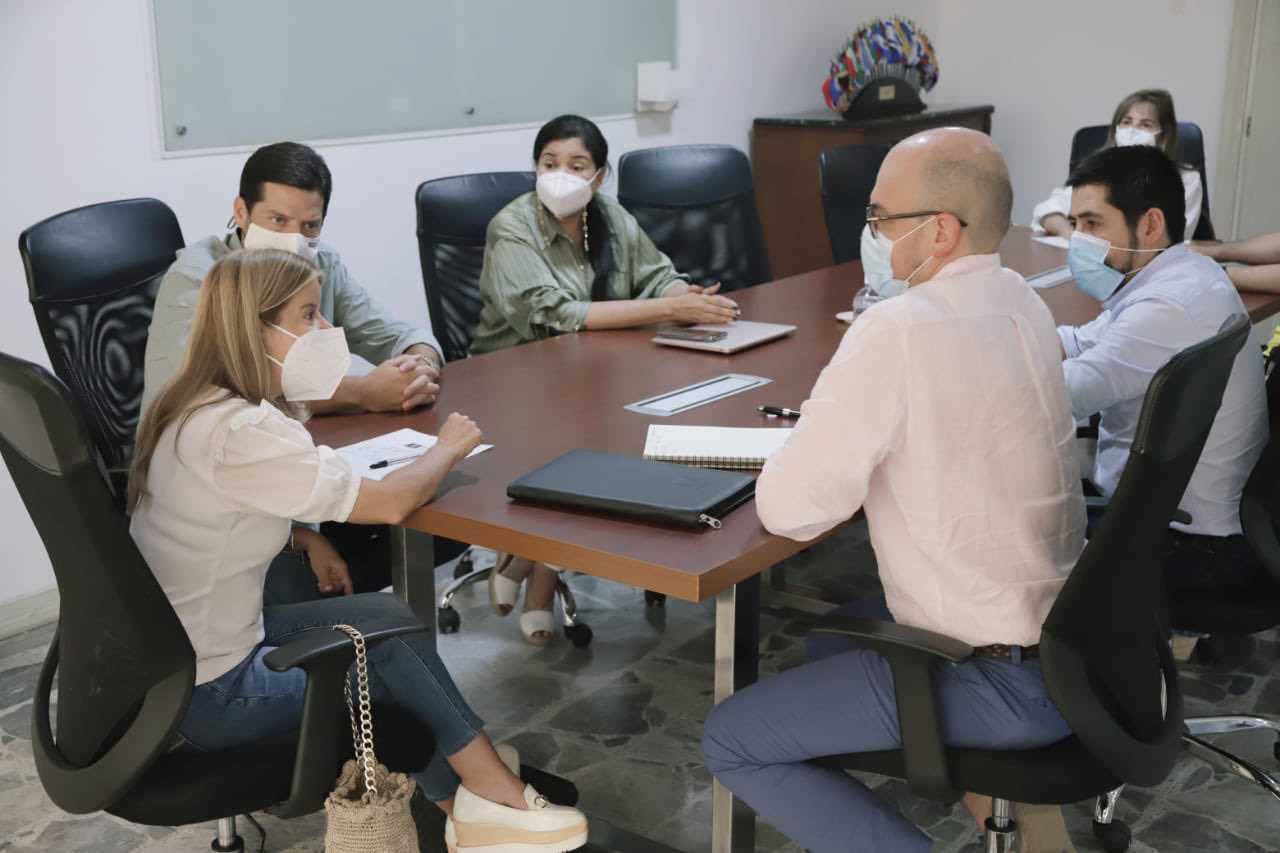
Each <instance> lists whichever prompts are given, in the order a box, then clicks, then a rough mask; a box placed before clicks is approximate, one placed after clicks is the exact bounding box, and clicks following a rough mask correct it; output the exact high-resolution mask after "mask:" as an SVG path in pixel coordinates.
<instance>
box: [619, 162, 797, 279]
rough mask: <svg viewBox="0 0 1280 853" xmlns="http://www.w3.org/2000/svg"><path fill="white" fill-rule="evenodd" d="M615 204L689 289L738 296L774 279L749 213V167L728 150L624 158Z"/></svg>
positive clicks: (752, 201) (752, 203)
mask: <svg viewBox="0 0 1280 853" xmlns="http://www.w3.org/2000/svg"><path fill="white" fill-rule="evenodd" d="M618 201H620V202H621V203H622V206H623V207H625V208H626V209H627V210H628V211H630V212H631V215H632V216H634V217H635V218H636V221H637V222H639V223H640V227H641V228H643V229H644V232H645V233H646V234H648V235H649V239H651V240H652V241H653V243H654V245H656V246H657V247H658V249H659V250H661V251H662V252H663V253H664V254H666V256H667V257H669V258H670V259H671V262H672V263H673V264H675V267H676V269H677V270H678V271H679V272H682V273H684V274H686V275H688V276H689V277H690V279H691V280H692V281H693V283H694V284H714V283H715V282H717V281H718V282H720V285H721V289H722V290H726V291H728V290H738V289H741V288H743V287H751V286H752V285H756V284H762V283H764V282H767V281H771V280H772V279H773V274H772V272H771V271H770V269H769V255H768V252H767V250H766V249H765V245H764V232H763V231H762V230H761V228H760V217H759V215H758V213H757V211H756V195H755V189H754V187H753V185H752V182H751V163H750V162H749V161H748V160H747V155H745V154H743V153H742V152H741V151H739V150H738V149H736V148H733V147H732V146H729V145H673V146H669V147H666V148H646V149H643V150H640V151H629V152H627V153H626V154H623V155H622V159H621V160H620V161H619V162H618Z"/></svg>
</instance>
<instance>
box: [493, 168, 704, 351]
mask: <svg viewBox="0 0 1280 853" xmlns="http://www.w3.org/2000/svg"><path fill="white" fill-rule="evenodd" d="M596 199H597V201H598V203H599V204H600V209H601V211H602V212H603V213H604V216H605V219H606V220H607V221H608V223H609V230H610V231H611V232H612V240H613V274H612V275H611V276H610V278H609V294H610V296H611V298H613V299H651V298H657V297H660V296H662V295H664V294H665V293H666V292H667V288H669V287H670V286H671V285H672V284H674V283H675V282H677V281H686V280H687V279H686V277H685V276H682V275H681V274H680V273H678V272H676V270H675V267H673V266H672V265H671V259H670V258H668V257H667V256H666V255H664V254H662V252H660V251H658V248H657V247H656V246H654V245H653V241H652V240H650V239H649V237H648V235H646V234H645V233H644V231H643V230H642V229H641V228H640V225H639V223H637V222H636V219H635V217H634V216H632V215H631V214H630V213H628V212H627V211H626V210H625V209H624V208H623V207H622V205H620V204H618V202H617V201H616V200H614V199H612V198H609V197H608V196H603V195H598V196H596ZM541 207H542V205H541V204H540V203H539V202H538V198H537V195H536V194H535V193H526V194H525V195H522V196H520V197H519V198H517V199H516V200H515V201H513V202H511V204H509V205H507V206H506V207H504V208H503V209H502V210H500V211H498V215H497V216H495V217H493V220H492V221H491V222H490V223H489V230H488V233H487V235H486V238H485V246H484V269H483V271H482V272H481V273H480V294H481V296H482V297H483V300H484V304H483V306H482V308H481V309H480V328H479V329H478V330H477V332H476V337H475V340H474V341H473V342H472V344H471V351H472V352H473V353H476V354H479V353H486V352H493V351H494V350H500V349H505V348H506V347H511V346H515V345H516V344H522V343H527V342H528V341H535V340H539V339H541V338H549V337H551V336H553V335H559V334H563V333H564V332H576V331H579V330H581V329H582V328H583V324H584V322H585V321H586V317H587V309H588V308H589V307H591V282H592V280H593V279H594V278H595V271H594V270H593V269H592V268H591V261H590V260H588V258H587V256H586V253H585V252H584V251H583V250H582V249H581V248H580V247H579V246H578V245H577V244H576V243H574V242H573V240H572V239H570V237H569V235H567V234H565V233H564V229H562V228H561V227H560V224H559V223H558V222H557V221H556V219H555V217H553V216H551V215H550V214H549V213H547V212H546V211H545V210H542V211H541V215H539V210H540V208H541ZM587 239H588V240H591V239H594V236H593V235H591V234H590V233H588V235H587Z"/></svg>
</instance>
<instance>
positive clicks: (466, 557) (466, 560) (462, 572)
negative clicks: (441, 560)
mask: <svg viewBox="0 0 1280 853" xmlns="http://www.w3.org/2000/svg"><path fill="white" fill-rule="evenodd" d="M475 570H476V564H475V563H473V562H471V552H470V551H468V552H467V553H465V554H463V555H462V556H461V557H459V558H458V562H457V563H455V564H454V567H453V579H454V580H457V579H458V578H465V577H466V576H467V575H469V574H471V573H472V572H474V571H475Z"/></svg>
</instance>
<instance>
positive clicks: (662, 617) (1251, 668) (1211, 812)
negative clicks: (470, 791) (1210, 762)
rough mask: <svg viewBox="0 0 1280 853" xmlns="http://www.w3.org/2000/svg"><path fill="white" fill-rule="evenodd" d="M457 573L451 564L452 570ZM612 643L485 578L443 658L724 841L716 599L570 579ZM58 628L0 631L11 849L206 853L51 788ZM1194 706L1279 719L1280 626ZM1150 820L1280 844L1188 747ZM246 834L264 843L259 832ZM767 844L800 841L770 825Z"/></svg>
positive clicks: (477, 696)
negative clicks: (48, 673)
mask: <svg viewBox="0 0 1280 853" xmlns="http://www.w3.org/2000/svg"><path fill="white" fill-rule="evenodd" d="M873 566H874V558H873V556H872V554H871V551H870V547H869V545H868V544H867V542H866V539H865V531H864V530H860V529H858V528H852V529H850V530H848V531H846V532H845V533H843V534H841V535H840V536H837V537H834V538H833V539H832V540H829V541H828V542H825V543H823V544H821V545H819V546H817V547H815V548H813V549H811V550H809V551H808V552H805V553H804V554H801V555H799V556H797V557H796V558H795V559H794V560H793V561H792V563H791V567H790V569H789V570H790V571H791V573H792V577H793V579H796V580H803V581H805V582H807V583H810V584H813V585H816V586H819V587H822V588H823V589H824V590H825V591H826V592H827V593H828V595H829V596H830V597H832V598H834V599H838V600H844V599H847V598H853V597H856V596H857V595H858V594H861V593H865V592H867V591H870V590H872V589H873V588H874V584H875V581H874V571H873ZM445 577H447V569H446V568H442V569H441V570H440V578H441V580H442V581H443V579H444V578H445ZM571 583H572V585H573V588H574V592H575V594H576V595H577V597H578V600H579V607H580V610H581V612H582V615H583V617H584V618H585V619H586V620H587V621H588V622H591V623H593V627H594V631H595V641H594V642H593V643H592V645H591V646H590V647H589V648H588V649H585V650H579V649H575V648H573V647H572V646H570V645H569V644H568V643H567V642H566V641H564V640H563V638H559V639H558V640H557V642H556V643H554V644H552V645H551V646H550V647H548V648H545V649H534V648H532V647H530V646H527V645H525V644H524V642H523V641H522V640H521V639H520V636H519V632H518V629H517V626H516V624H515V621H514V620H506V621H504V620H499V619H497V618H495V617H494V616H493V615H492V614H491V613H490V612H489V607H488V601H487V598H486V597H485V593H484V590H483V589H482V588H478V589H474V590H473V591H472V592H468V593H465V594H464V595H462V596H460V598H459V600H458V605H459V610H460V612H461V614H462V619H463V628H462V631H461V633H459V634H456V635H452V636H447V637H441V638H440V651H441V654H442V655H443V657H444V659H445V660H446V661H447V663H448V664H449V667H450V669H451V670H452V672H453V673H454V675H455V677H456V678H457V680H458V682H459V684H460V686H461V688H462V691H463V693H464V695H466V696H467V697H468V698H469V700H470V701H471V703H472V704H473V706H475V708H476V709H477V710H478V711H479V713H480V714H481V715H482V716H483V717H484V718H485V720H486V722H487V725H488V729H489V732H490V734H491V735H492V736H493V737H494V739H495V740H497V741H504V740H509V741H511V742H513V743H515V744H516V745H517V746H518V747H519V748H520V750H521V753H522V757H523V758H524V760H525V762H526V763H528V764H531V765H534V766H539V767H542V768H543V769H546V770H548V771H551V772H554V773H557V774H559V775H562V776H565V777H567V778H569V779H571V780H573V781H574V782H575V783H576V784H577V785H578V787H579V789H580V791H581V794H582V800H581V806H582V807H583V808H584V809H585V810H586V811H587V812H588V813H589V814H591V815H592V816H594V817H599V818H604V819H605V820H608V821H610V822H612V823H614V824H615V825H617V826H619V827H622V828H624V829H628V830H631V831H634V832H638V833H641V834H644V835H646V836H648V837H651V838H654V839H656V840H658V841H661V842H663V843H665V844H668V845H670V846H673V847H675V848H678V849H681V850H689V851H704V850H707V849H709V826H710V813H711V801H710V792H711V778H710V775H709V774H708V773H707V771H706V770H705V769H704V768H703V767H702V765H701V762H700V760H699V755H698V748H697V745H698V738H699V732H700V729H701V724H702V720H703V718H704V717H705V715H706V712H707V710H708V709H709V708H710V706H711V672H712V669H711V659H712V643H713V640H712V637H713V628H712V626H713V616H712V608H711V605H710V604H709V603H708V604H703V605H693V604H688V603H685V602H680V601H675V600H671V601H668V602H667V604H666V606H665V607H662V608H646V607H645V606H644V604H643V599H642V596H641V593H640V592H638V591H637V590H633V589H629V588H626V587H622V586H618V585H616V584H611V583H607V582H602V581H596V580H594V579H592V578H589V577H584V576H574V577H572V578H571ZM811 622H812V617H810V616H806V615H804V614H800V613H797V612H795V611H790V610H780V609H775V608H772V607H768V606H766V608H765V611H764V613H763V616H762V625H761V636H762V638H763V641H762V661H761V669H762V672H763V673H764V674H765V675H766V677H767V675H768V674H769V673H772V672H777V671H779V670H781V669H786V668H788V667H791V666H794V665H796V664H798V663H800V662H801V660H802V643H801V641H802V638H803V636H804V635H805V633H806V631H807V628H808V626H809V625H810V624H811ZM51 634H52V627H51V626H46V627H44V628H40V629H37V630H34V631H31V632H28V633H26V634H23V635H20V636H17V637H12V638H9V639H6V640H0V851H9V850H12V851H19V850H24V851H25V850H58V851H80V850H85V851H135V850H137V851H147V853H160V852H161V851H166V853H167V851H174V853H177V851H199V850H207V849H208V845H209V841H210V840H211V838H212V834H213V833H212V827H211V826H197V827H184V828H179V829H169V828H156V827H140V826H135V825H132V824H128V823H125V822H123V821H120V820H117V819H115V818H113V817H110V816H107V815H102V814H98V815H87V816H71V815H67V814H64V813H62V812H60V811H59V810H58V809H56V808H55V807H54V806H53V805H52V804H51V803H50V802H49V801H48V799H47V798H46V797H45V795H44V792H43V791H42V790H41V788H40V785H39V781H38V779H37V777H36V771H35V766H34V764H33V762H32V757H31V747H30V742H29V729H30V712H31V695H32V691H33V689H34V683H35V679H36V675H37V672H38V670H39V665H40V661H41V660H42V659H43V656H44V651H45V648H46V647H47V645H48V642H49V638H50V636H51ZM1183 690H1184V693H1185V694H1186V697H1187V711H1188V714H1207V713H1227V712H1257V713H1261V714H1269V715H1280V633H1277V632H1275V631H1273V632H1270V633H1268V634H1265V635H1263V636H1262V638H1261V640H1260V641H1259V642H1258V644H1257V652H1256V654H1255V655H1254V658H1253V660H1252V661H1250V663H1249V664H1248V665H1247V666H1246V667H1245V668H1244V669H1242V670H1240V671H1237V672H1232V673H1227V674H1219V673H1215V672H1210V671H1205V670H1202V669H1198V668H1196V667H1190V666H1189V667H1187V668H1185V669H1184V675H1183ZM1219 740H1220V741H1221V742H1223V743H1224V744H1226V745H1228V748H1230V749H1232V750H1234V751H1236V752H1238V753H1239V754H1241V755H1242V756H1244V757H1247V758H1249V759H1251V760H1252V761H1254V762H1255V763H1258V764H1259V765H1261V766H1262V767H1264V768H1272V769H1280V768H1277V767H1276V762H1275V760H1274V758H1273V757H1272V755H1271V744H1272V739H1271V738H1270V737H1269V736H1268V735H1266V734H1265V733H1244V734H1238V735H1233V736H1228V737H1226V738H1219ZM868 782H869V783H870V784H872V785H874V786H875V787H876V790H877V791H878V792H879V793H881V794H882V795H883V796H885V797H888V798H889V799H891V800H893V801H894V802H896V803H898V804H899V807H900V808H902V809H903V810H904V812H905V813H906V814H907V815H908V816H909V817H910V818H911V819H912V820H914V821H915V822H916V823H917V824H918V825H921V826H924V827H926V828H927V829H928V831H929V832H930V833H931V834H932V835H933V837H934V838H935V839H937V842H938V843H937V845H936V847H935V849H936V850H939V851H944V853H959V851H964V853H970V851H976V850H979V849H980V846H979V844H978V834H977V832H976V830H974V829H973V828H972V827H971V824H970V822H969V821H968V819H967V816H966V815H964V814H963V811H962V809H961V808H960V807H959V806H958V805H956V806H943V805H940V804H936V803H928V802H924V801H921V800H917V799H915V798H914V797H912V796H910V795H909V794H907V793H906V790H905V786H904V785H903V784H902V783H900V782H897V781H891V780H883V779H878V778H868ZM1090 808H1091V804H1089V803H1081V804H1077V805H1073V806H1069V807H1067V808H1066V809H1065V814H1066V818H1067V824H1068V827H1069V829H1070V830H1071V833H1072V836H1073V838H1074V840H1075V843H1076V845H1077V847H1078V849H1080V850H1082V851H1083V850H1099V849H1101V848H1099V847H1098V846H1097V845H1096V844H1095V843H1094V841H1093V838H1092V835H1091V832H1090V824H1089V818H1090ZM415 815H416V817H417V818H418V819H419V822H420V827H421V830H422V836H423V845H422V849H423V850H433V851H435V850H441V849H443V845H442V844H441V842H440V832H441V829H440V827H441V820H440V818H439V817H438V813H436V812H435V810H434V809H433V808H432V807H430V806H429V805H426V804H424V803H420V802H415ZM1118 816H1119V817H1120V818H1121V819H1124V820H1127V821H1129V822H1130V824H1131V826H1132V827H1133V830H1134V843H1133V845H1132V847H1131V848H1130V849H1131V850H1133V851H1135V853H1149V851H1160V853H1184V851H1185V853H1191V851H1196V853H1200V851H1240V853H1244V851H1275V850H1280V802H1277V801H1275V800H1274V799H1271V798H1269V797H1267V796H1266V795H1265V794H1263V793H1262V792H1261V791H1260V790H1258V789H1256V788H1254V787H1251V786H1250V785H1248V784H1246V783H1245V782H1244V781H1243V780H1240V779H1236V778H1234V777H1228V776H1226V775H1223V774H1216V773H1215V772H1214V771H1213V770H1211V769H1210V768H1209V767H1208V766H1207V765H1205V764H1203V763H1201V762H1199V761H1197V760H1196V759H1193V758H1190V757H1184V758H1183V759H1182V760H1181V761H1180V762H1179V764H1178V765H1177V767H1176V768H1175V769H1174V772H1173V773H1172V774H1171V775H1170V777H1169V778H1168V779H1167V780H1166V781H1165V782H1164V783H1163V784H1162V785H1160V786H1159V787H1158V788H1155V789H1149V790H1137V789H1130V790H1128V791H1126V792H1125V795H1124V797H1123V799H1122V801H1121V805H1120V807H1119V810H1118ZM264 824H265V825H266V827H267V849H268V850H271V851H292V852H293V853H303V851H320V850H321V849H322V848H323V843H322V841H321V834H322V831H323V817H322V816H320V815H311V816H309V817H307V818H302V819H298V820H293V821H287V822H286V821H279V820H274V819H271V818H265V819H264ZM242 831H243V832H244V833H245V835H246V840H247V841H248V842H249V844H250V849H256V838H255V837H254V835H253V832H252V830H251V829H249V828H248V827H246V826H244V825H243V823H242ZM757 846H758V848H759V849H761V850H767V851H787V853H790V851H794V850H797V849H798V848H797V847H796V846H795V845H794V844H791V843H790V842H788V841H787V839H785V838H784V837H782V836H781V835H780V834H778V833H777V832H775V831H773V830H772V829H771V828H769V827H767V826H765V825H763V824H761V825H760V829H759V831H758V833H757Z"/></svg>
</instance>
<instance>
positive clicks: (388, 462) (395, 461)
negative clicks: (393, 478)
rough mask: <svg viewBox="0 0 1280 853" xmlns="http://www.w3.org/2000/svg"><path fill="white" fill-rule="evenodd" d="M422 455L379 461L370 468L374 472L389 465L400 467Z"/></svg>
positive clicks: (416, 454)
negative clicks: (401, 464) (402, 463)
mask: <svg viewBox="0 0 1280 853" xmlns="http://www.w3.org/2000/svg"><path fill="white" fill-rule="evenodd" d="M421 455H422V454H421V453H415V454H413V455H412V456H401V457H400V458H399V459H379V460H378V461H377V462H374V463H373V464H372V465H370V466H369V470H371V471H372V470H373V469H375V468H386V467H387V466H389V465H399V464H400V463H401V462H408V461H409V460H410V459H417V458H418V457H419V456H421Z"/></svg>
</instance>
